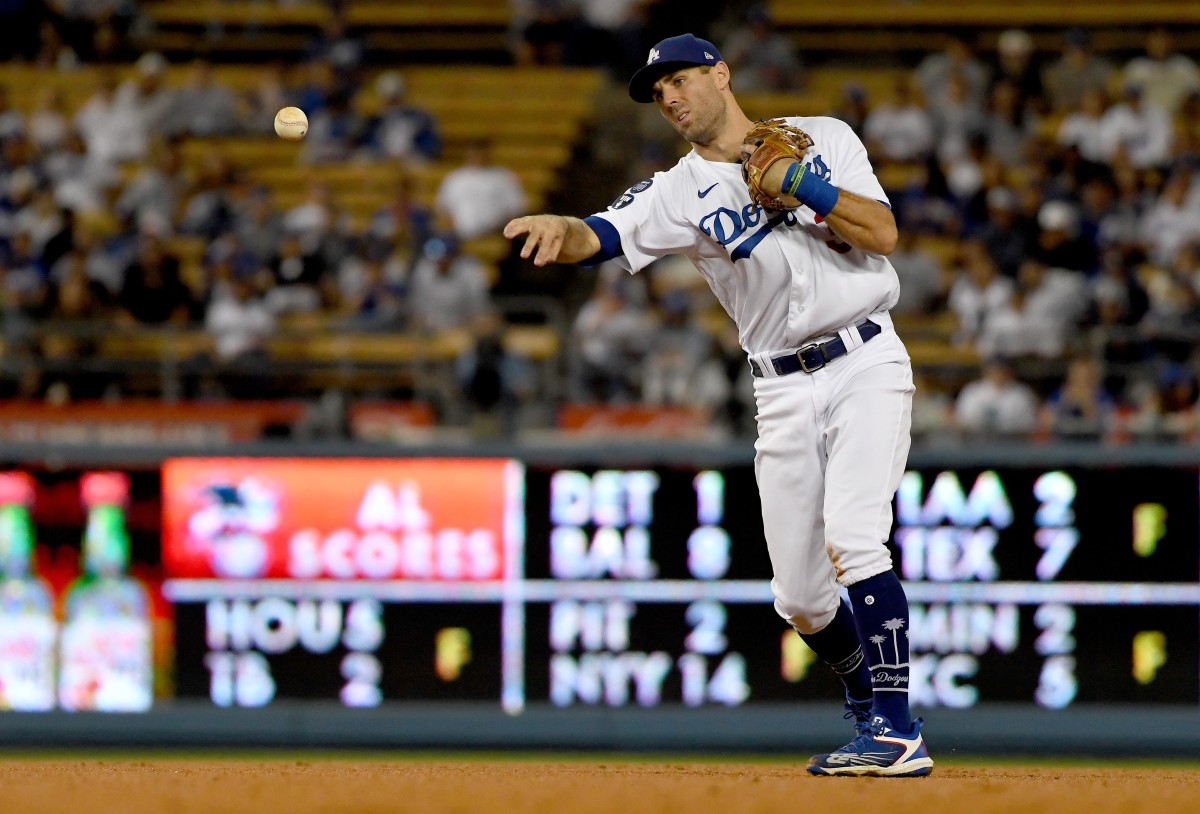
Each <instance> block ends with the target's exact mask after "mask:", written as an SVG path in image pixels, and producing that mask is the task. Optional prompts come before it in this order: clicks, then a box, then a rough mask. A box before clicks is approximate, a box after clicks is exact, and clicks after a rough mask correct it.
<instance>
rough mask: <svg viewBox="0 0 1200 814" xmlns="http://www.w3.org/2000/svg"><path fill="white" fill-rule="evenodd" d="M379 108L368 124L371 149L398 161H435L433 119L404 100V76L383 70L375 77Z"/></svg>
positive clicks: (437, 144)
mask: <svg viewBox="0 0 1200 814" xmlns="http://www.w3.org/2000/svg"><path fill="white" fill-rule="evenodd" d="M375 92H376V94H377V95H378V96H379V101H380V110H379V113H378V114H376V116H375V117H374V119H373V120H372V121H371V124H370V136H369V143H370V145H371V149H372V150H374V151H375V152H376V153H378V154H379V155H381V156H383V157H385V158H394V159H399V160H401V161H413V162H418V163H419V162H426V161H436V160H437V159H438V158H440V157H441V154H442V138H441V135H440V134H439V133H438V127H437V120H436V119H434V117H433V114H431V113H430V112H429V111H427V110H425V109H424V108H421V107H417V106H416V105H413V104H409V103H408V102H407V100H406V94H405V81H404V76H403V75H402V74H400V73H399V72H397V71H386V72H384V73H382V74H380V75H379V78H378V79H377V80H375Z"/></svg>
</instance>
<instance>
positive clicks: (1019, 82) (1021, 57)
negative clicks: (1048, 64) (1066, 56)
mask: <svg viewBox="0 0 1200 814" xmlns="http://www.w3.org/2000/svg"><path fill="white" fill-rule="evenodd" d="M1002 82H1003V83H1008V84H1011V85H1012V87H1013V88H1014V90H1015V92H1016V106H1017V107H1018V108H1019V109H1020V110H1021V111H1023V112H1024V113H1025V114H1027V115H1038V114H1040V113H1042V112H1043V111H1044V110H1045V104H1046V98H1045V96H1046V94H1045V89H1044V88H1043V86H1042V67H1041V65H1040V64H1039V62H1038V59H1037V52H1036V50H1035V49H1034V45H1033V37H1031V36H1029V32H1027V31H1024V30H1022V29H1020V28H1010V29H1008V30H1007V31H1003V32H1001V34H1000V38H999V39H998V40H997V41H996V64H995V66H994V67H993V70H992V77H991V87H990V88H989V91H991V90H994V89H995V87H996V85H997V84H999V83H1002Z"/></svg>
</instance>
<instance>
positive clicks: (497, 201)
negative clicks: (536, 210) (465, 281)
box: [434, 138, 529, 240]
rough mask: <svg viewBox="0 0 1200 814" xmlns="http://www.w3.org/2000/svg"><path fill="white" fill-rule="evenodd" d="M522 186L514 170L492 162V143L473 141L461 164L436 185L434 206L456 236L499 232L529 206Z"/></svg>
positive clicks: (473, 235) (472, 237) (464, 236)
mask: <svg viewBox="0 0 1200 814" xmlns="http://www.w3.org/2000/svg"><path fill="white" fill-rule="evenodd" d="M528 205H529V204H528V199H527V198H526V195H525V188H524V187H523V186H522V185H521V179H520V178H518V177H517V175H516V173H514V172H513V171H512V170H510V169H508V168H507V167H501V166H499V165H496V164H493V163H492V143H491V141H490V140H489V139H486V138H481V139H476V140H474V141H472V142H471V143H470V144H469V145H468V146H467V150H466V155H465V156H464V159H463V163H462V166H460V167H458V168H457V169H454V170H451V171H450V172H449V173H447V175H446V177H445V178H443V179H442V182H441V184H440V185H439V186H438V190H437V194H436V196H435V200H434V207H435V209H436V211H437V215H438V218H439V220H441V221H442V222H444V225H445V228H448V229H449V230H450V231H452V232H453V233H454V236H455V237H457V238H458V239H459V240H472V239H474V238H477V237H483V236H484V235H494V234H498V233H499V232H500V230H501V229H502V228H503V227H504V224H506V223H508V221H510V220H511V219H513V218H515V217H518V216H520V215H524V214H525V212H526V207H528Z"/></svg>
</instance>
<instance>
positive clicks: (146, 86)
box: [116, 51, 183, 136]
mask: <svg viewBox="0 0 1200 814" xmlns="http://www.w3.org/2000/svg"><path fill="white" fill-rule="evenodd" d="M135 67H136V69H137V76H136V77H134V78H132V79H127V80H125V81H124V82H122V83H121V85H120V86H119V87H118V88H117V92H116V96H117V103H118V105H119V106H120V108H121V109H122V110H129V111H136V112H137V115H138V116H140V117H141V120H142V125H143V126H144V127H145V128H146V132H147V133H148V134H149V135H150V136H162V135H164V134H165V133H166V132H167V128H168V126H169V125H170V122H171V117H172V116H181V115H182V113H183V112H182V111H179V110H177V109H176V106H177V104H178V98H177V97H178V93H177V91H176V90H175V89H174V88H172V87H169V86H168V85H167V83H166V78H167V60H166V59H165V58H164V57H163V55H162V54H160V53H158V52H156V51H151V52H148V53H145V54H142V56H141V57H140V58H139V59H138V61H137V64H136V66H135Z"/></svg>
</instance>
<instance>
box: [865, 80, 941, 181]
mask: <svg viewBox="0 0 1200 814" xmlns="http://www.w3.org/2000/svg"><path fill="white" fill-rule="evenodd" d="M863 131H864V135H865V136H866V141H867V147H868V149H869V150H871V152H872V153H873V154H875V155H879V156H881V157H882V158H886V159H888V160H890V161H903V162H919V161H922V160H924V159H925V157H926V156H928V155H929V154H930V152H931V151H932V149H933V136H934V133H933V120H932V119H931V117H930V115H929V111H928V110H926V109H925V106H924V105H923V104H921V101H920V99H919V98H918V96H917V94H916V92H915V90H914V89H913V85H912V82H911V81H910V80H909V78H908V77H907V76H902V77H900V78H898V79H897V80H896V84H895V86H894V93H893V97H892V100H891V101H890V102H885V103H883V104H881V105H878V106H876V107H875V109H874V110H872V111H871V112H870V113H869V114H867V120H866V122H865V123H864V124H863Z"/></svg>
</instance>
